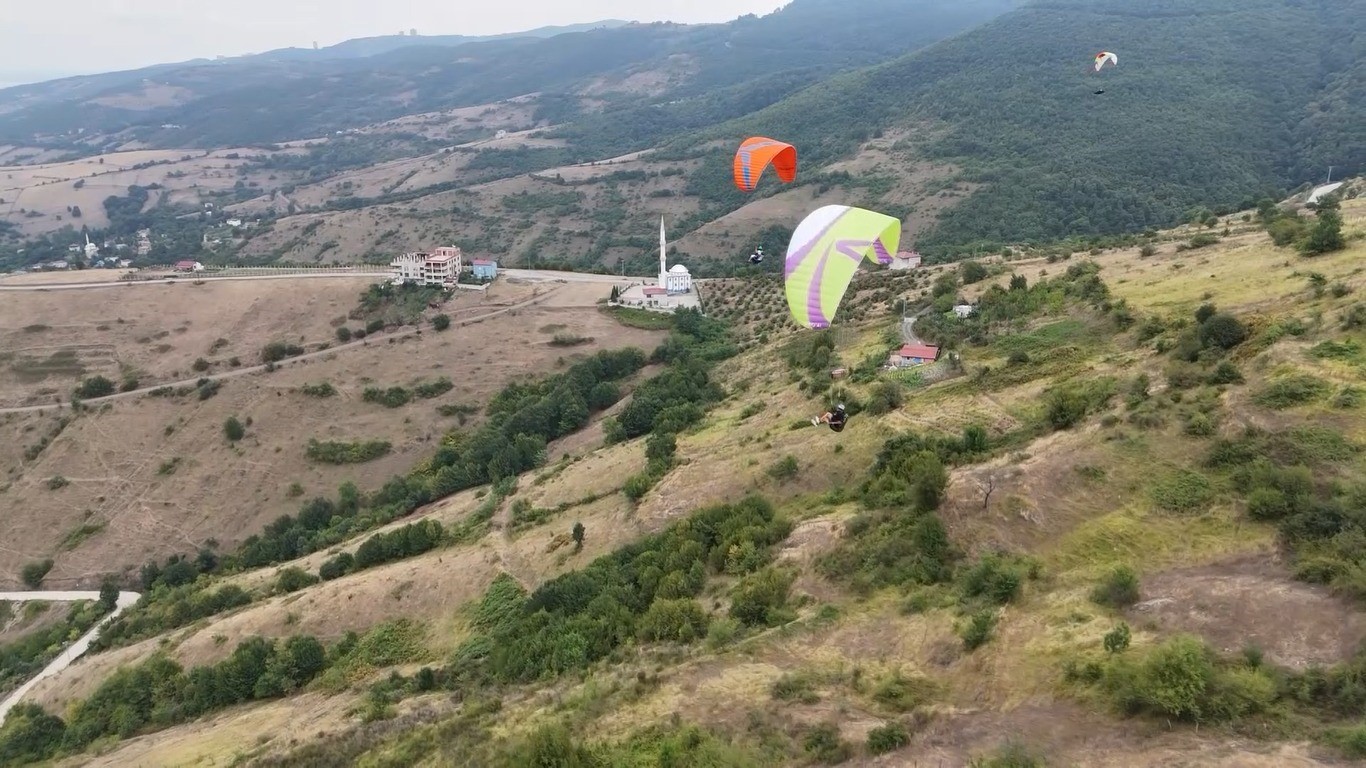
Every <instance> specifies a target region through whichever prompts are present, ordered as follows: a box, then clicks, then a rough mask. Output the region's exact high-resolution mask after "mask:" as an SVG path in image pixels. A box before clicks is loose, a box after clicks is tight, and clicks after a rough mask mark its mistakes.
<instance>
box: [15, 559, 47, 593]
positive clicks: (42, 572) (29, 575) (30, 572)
mask: <svg viewBox="0 0 1366 768" xmlns="http://www.w3.org/2000/svg"><path fill="white" fill-rule="evenodd" d="M51 570H52V561H51V560H43V561H42V562H35V563H25V564H24V567H23V569H21V570H20V571H19V578H20V579H22V580H23V582H24V584H25V585H26V586H27V587H28V588H29V589H37V588H38V587H39V586H41V585H42V583H43V579H45V578H47V574H48V571H51Z"/></svg>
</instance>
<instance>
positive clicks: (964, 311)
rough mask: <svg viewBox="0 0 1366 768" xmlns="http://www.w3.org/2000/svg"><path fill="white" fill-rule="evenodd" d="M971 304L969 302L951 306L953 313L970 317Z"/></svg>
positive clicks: (962, 316) (971, 311)
mask: <svg viewBox="0 0 1366 768" xmlns="http://www.w3.org/2000/svg"><path fill="white" fill-rule="evenodd" d="M972 313H973V306H972V305H971V304H959V305H957V306H955V307H954V308H953V314H955V315H957V316H958V317H960V318H965V317H971V316H972Z"/></svg>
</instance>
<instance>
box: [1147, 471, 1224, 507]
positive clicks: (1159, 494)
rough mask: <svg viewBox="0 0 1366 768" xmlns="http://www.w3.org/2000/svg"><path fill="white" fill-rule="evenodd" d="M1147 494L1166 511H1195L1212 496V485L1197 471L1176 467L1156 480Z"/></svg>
mask: <svg viewBox="0 0 1366 768" xmlns="http://www.w3.org/2000/svg"><path fill="white" fill-rule="evenodd" d="M1149 496H1151V498H1152V500H1153V503H1154V504H1156V505H1157V506H1158V507H1160V508H1162V509H1165V510H1167V511H1168V512H1187V513H1188V512H1196V511H1198V510H1201V509H1204V508H1205V506H1207V505H1208V504H1209V503H1210V501H1211V500H1212V499H1213V498H1214V486H1213V485H1212V484H1211V483H1210V481H1209V478H1207V477H1205V476H1204V475H1202V474H1200V473H1199V472H1193V471H1191V470H1189V469H1178V470H1176V471H1175V472H1172V473H1171V474H1169V475H1167V476H1166V477H1163V478H1162V479H1160V480H1158V481H1157V483H1155V484H1154V485H1153V487H1152V488H1151V489H1150V491H1149Z"/></svg>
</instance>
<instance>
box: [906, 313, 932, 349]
mask: <svg viewBox="0 0 1366 768" xmlns="http://www.w3.org/2000/svg"><path fill="white" fill-rule="evenodd" d="M933 308H934V305H933V304H931V305H930V306H928V307H925V308H924V309H922V310H920V311H919V312H916V313H915V314H914V315H911V316H910V317H907V318H905V319H903V320H902V321H901V341H902V342H904V343H906V344H924V343H925V342H923V341H921V340H920V337H919V336H916V335H915V321H916V320H919V319H920V316H921V315H923V314H925V313H926V312H929V311H930V310H931V309H933Z"/></svg>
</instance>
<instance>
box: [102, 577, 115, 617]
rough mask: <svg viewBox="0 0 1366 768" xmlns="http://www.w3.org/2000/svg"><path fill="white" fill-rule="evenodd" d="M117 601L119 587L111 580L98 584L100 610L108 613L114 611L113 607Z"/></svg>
mask: <svg viewBox="0 0 1366 768" xmlns="http://www.w3.org/2000/svg"><path fill="white" fill-rule="evenodd" d="M118 601H119V585H118V584H116V583H115V582H114V580H113V579H108V578H107V579H105V580H104V581H102V582H101V583H100V610H102V611H104V612H106V613H108V612H109V611H112V610H114V606H115V605H117V604H118Z"/></svg>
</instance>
